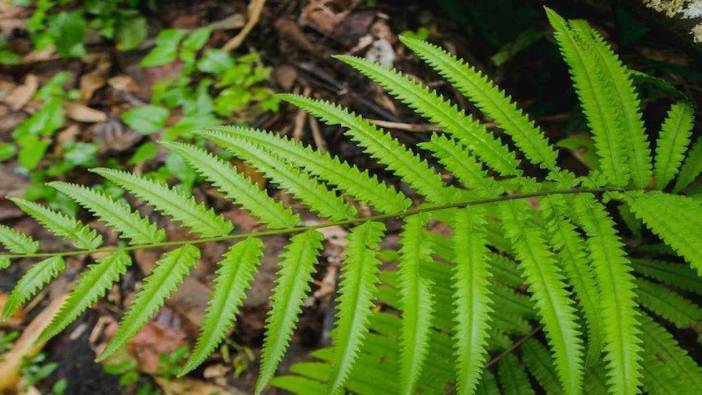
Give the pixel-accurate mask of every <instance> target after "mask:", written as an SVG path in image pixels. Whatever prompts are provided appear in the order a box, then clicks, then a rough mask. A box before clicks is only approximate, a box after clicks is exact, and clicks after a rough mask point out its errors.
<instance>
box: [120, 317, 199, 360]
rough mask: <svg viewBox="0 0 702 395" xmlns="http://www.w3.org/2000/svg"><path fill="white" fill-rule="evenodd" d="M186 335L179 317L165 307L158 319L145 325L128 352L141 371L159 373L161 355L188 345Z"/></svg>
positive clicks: (133, 340)
mask: <svg viewBox="0 0 702 395" xmlns="http://www.w3.org/2000/svg"><path fill="white" fill-rule="evenodd" d="M186 338H187V336H186V334H185V331H184V330H183V328H182V324H181V321H180V319H179V318H178V316H177V315H176V314H175V313H174V312H173V311H172V310H171V309H169V308H167V307H164V308H162V309H161V310H160V311H159V312H158V315H156V318H154V319H153V320H151V321H149V322H148V323H147V324H146V325H144V326H143V327H142V328H141V329H140V330H139V333H137V334H136V336H134V338H132V339H131V340H130V341H129V343H128V344H127V351H128V352H129V354H131V355H132V356H133V357H134V358H136V360H137V362H139V370H141V371H142V372H146V373H156V372H158V368H159V364H160V360H161V355H163V354H169V353H172V352H173V351H175V350H176V349H177V348H178V347H180V346H183V345H185V344H186Z"/></svg>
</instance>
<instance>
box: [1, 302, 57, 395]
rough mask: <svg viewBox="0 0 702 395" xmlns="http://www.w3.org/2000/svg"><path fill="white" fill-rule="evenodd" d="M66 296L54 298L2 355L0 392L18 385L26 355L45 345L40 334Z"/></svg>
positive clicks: (32, 353) (35, 352) (34, 353)
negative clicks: (40, 338) (39, 339)
mask: <svg viewBox="0 0 702 395" xmlns="http://www.w3.org/2000/svg"><path fill="white" fill-rule="evenodd" d="M66 297H68V294H63V295H59V296H58V297H56V298H54V299H53V300H52V301H51V303H50V304H49V305H48V306H46V308H45V309H44V310H43V311H42V312H41V313H39V315H38V316H37V317H36V318H34V320H32V322H31V323H30V324H29V325H28V326H27V328H25V330H24V331H23V332H22V336H20V338H19V339H18V340H17V342H16V343H15V345H14V347H12V349H11V350H10V351H8V352H6V353H5V354H3V355H2V356H0V393H5V392H3V391H8V390H10V389H12V388H14V387H15V386H16V385H17V383H18V382H19V380H20V370H21V368H22V360H23V359H24V358H25V357H30V358H31V357H33V356H34V355H36V354H37V353H38V352H39V351H40V350H41V349H42V347H44V343H41V342H39V343H38V342H37V340H38V338H39V335H41V333H42V331H44V328H46V327H47V326H48V325H49V323H50V322H51V320H52V319H53V318H54V315H56V313H57V312H58V309H59V308H60V307H61V304H63V301H64V300H65V299H66Z"/></svg>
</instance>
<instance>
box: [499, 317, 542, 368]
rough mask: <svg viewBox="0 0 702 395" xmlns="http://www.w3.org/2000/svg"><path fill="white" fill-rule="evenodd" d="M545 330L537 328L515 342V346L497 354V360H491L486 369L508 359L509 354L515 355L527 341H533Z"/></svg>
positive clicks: (540, 327)
mask: <svg viewBox="0 0 702 395" xmlns="http://www.w3.org/2000/svg"><path fill="white" fill-rule="evenodd" d="M543 328H544V327H542V326H537V327H536V328H534V330H533V331H531V332H529V333H527V334H526V335H524V336H523V337H522V338H520V339H519V340H517V341H516V342H514V344H512V345H511V346H509V348H508V349H506V350H504V351H502V352H501V353H499V354H497V355H496V356H495V358H493V359H491V360H490V361H489V362H488V363H487V364H486V365H485V369H487V368H489V367H491V366H492V365H494V364H496V363H497V362H498V361H499V360H500V359H502V358H504V357H506V356H507V355H509V354H511V353H513V352H515V351H516V350H517V349H518V348H519V347H520V346H521V345H522V344H524V342H525V341H527V340H529V339H531V338H532V337H534V336H536V334H537V333H539V332H541V330H542V329H543Z"/></svg>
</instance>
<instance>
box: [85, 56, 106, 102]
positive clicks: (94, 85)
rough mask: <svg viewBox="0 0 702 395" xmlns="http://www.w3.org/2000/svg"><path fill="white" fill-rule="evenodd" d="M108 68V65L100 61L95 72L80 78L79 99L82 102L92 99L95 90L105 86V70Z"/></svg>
mask: <svg viewBox="0 0 702 395" xmlns="http://www.w3.org/2000/svg"><path fill="white" fill-rule="evenodd" d="M109 68H110V63H109V62H107V61H102V62H100V63H98V65H97V67H95V70H93V71H91V72H90V73H87V74H84V75H83V76H82V77H80V97H81V98H83V100H89V99H90V98H91V97H93V94H94V93H95V91H96V90H98V89H100V88H102V87H103V86H105V83H106V82H107V70H109Z"/></svg>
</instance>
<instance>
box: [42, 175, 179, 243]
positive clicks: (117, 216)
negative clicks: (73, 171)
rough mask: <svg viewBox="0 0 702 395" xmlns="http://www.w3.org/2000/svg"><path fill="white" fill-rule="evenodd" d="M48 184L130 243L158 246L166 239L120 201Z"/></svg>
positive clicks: (73, 187) (69, 186)
mask: <svg viewBox="0 0 702 395" xmlns="http://www.w3.org/2000/svg"><path fill="white" fill-rule="evenodd" d="M49 185H51V186H52V187H53V188H54V189H56V190H57V191H59V192H62V193H64V194H66V195H68V196H70V197H71V198H73V200H75V201H76V202H78V204H80V205H81V206H83V207H85V208H86V209H88V210H90V212H92V213H93V214H95V215H96V216H97V217H99V218H100V219H101V220H102V221H104V222H105V223H107V224H108V225H110V226H111V227H112V228H114V229H115V230H117V231H118V232H119V233H120V234H121V235H122V236H123V237H125V238H128V239H131V241H132V243H133V244H144V243H158V242H159V241H161V240H163V239H164V237H165V236H166V232H165V231H164V230H163V229H159V228H158V227H157V226H156V225H154V224H153V223H151V221H149V220H148V219H146V218H144V217H142V216H141V215H139V214H138V213H135V212H133V211H132V209H131V208H130V207H129V205H128V204H127V203H126V202H124V201H122V200H113V199H111V198H109V197H107V196H105V195H104V194H102V193H100V192H98V191H94V190H92V189H89V188H86V187H84V186H81V185H75V184H68V183H64V182H50V183H49Z"/></svg>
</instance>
